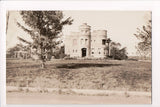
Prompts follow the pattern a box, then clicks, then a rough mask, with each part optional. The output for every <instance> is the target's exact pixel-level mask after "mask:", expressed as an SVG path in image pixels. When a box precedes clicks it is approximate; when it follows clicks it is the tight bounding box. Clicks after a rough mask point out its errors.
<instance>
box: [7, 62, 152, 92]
mask: <svg viewBox="0 0 160 107" xmlns="http://www.w3.org/2000/svg"><path fill="white" fill-rule="evenodd" d="M6 69H7V71H6V79H7V80H6V81H7V83H6V84H7V86H17V87H39V88H43V87H47V88H67V89H70V88H77V89H101V90H122V91H123V90H128V91H148V92H149V91H151V77H152V76H151V74H152V72H151V62H141V61H116V60H52V61H48V62H47V63H46V69H41V68H40V63H39V62H36V61H31V60H13V59H12V60H11V59H7V68H6Z"/></svg>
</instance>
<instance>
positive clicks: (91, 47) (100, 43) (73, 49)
mask: <svg viewBox="0 0 160 107" xmlns="http://www.w3.org/2000/svg"><path fill="white" fill-rule="evenodd" d="M79 30H80V31H79V32H71V33H70V35H66V36H65V41H64V42H65V54H66V55H69V56H70V57H76V58H82V57H84V58H104V57H106V55H107V50H106V41H107V30H95V31H93V32H91V26H89V25H87V23H83V24H82V25H81V26H80V27H79Z"/></svg>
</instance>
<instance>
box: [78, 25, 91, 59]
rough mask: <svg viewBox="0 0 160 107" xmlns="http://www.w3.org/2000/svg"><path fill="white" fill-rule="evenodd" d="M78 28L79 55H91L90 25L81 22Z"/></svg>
mask: <svg viewBox="0 0 160 107" xmlns="http://www.w3.org/2000/svg"><path fill="white" fill-rule="evenodd" d="M79 30H80V35H81V37H80V47H79V48H80V49H81V55H82V56H81V57H90V56H91V27H90V26H89V25H87V23H83V24H82V25H81V26H79Z"/></svg>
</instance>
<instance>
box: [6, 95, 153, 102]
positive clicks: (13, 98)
mask: <svg viewBox="0 0 160 107" xmlns="http://www.w3.org/2000/svg"><path fill="white" fill-rule="evenodd" d="M6 101H7V104H151V98H150V97H140V96H130V97H125V96H117V95H113V96H79V95H54V94H49V93H7V98H6Z"/></svg>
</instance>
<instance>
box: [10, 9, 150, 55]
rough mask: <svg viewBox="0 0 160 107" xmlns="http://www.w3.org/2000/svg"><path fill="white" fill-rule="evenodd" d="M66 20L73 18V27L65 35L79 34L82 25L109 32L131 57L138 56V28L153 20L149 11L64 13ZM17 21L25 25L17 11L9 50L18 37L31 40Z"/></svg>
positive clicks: (14, 15)
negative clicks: (136, 47)
mask: <svg viewBox="0 0 160 107" xmlns="http://www.w3.org/2000/svg"><path fill="white" fill-rule="evenodd" d="M63 13H64V18H67V17H72V19H74V21H73V24H72V25H67V26H65V27H64V29H63V31H62V32H63V35H64V36H65V35H68V34H69V33H70V32H72V31H73V32H78V31H79V26H80V25H81V24H82V23H87V24H88V25H90V26H91V31H93V30H107V38H110V39H111V40H112V41H114V42H119V43H120V44H121V45H122V47H127V52H128V55H129V56H135V55H136V49H135V46H136V45H137V43H138V42H139V41H138V40H137V38H136V37H135V36H134V33H136V31H137V28H142V26H143V25H146V24H147V21H148V20H149V19H151V13H150V12H149V11H78V10H75V11H63ZM16 21H18V22H20V23H22V24H24V23H23V21H22V19H21V17H20V15H19V13H18V12H17V11H12V12H10V18H9V24H8V31H7V48H10V47H13V46H15V45H16V44H17V43H19V41H18V40H17V36H20V37H22V38H25V39H27V40H30V37H29V36H28V34H27V33H26V32H24V31H23V30H22V29H20V28H19V27H18V26H17V25H16Z"/></svg>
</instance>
